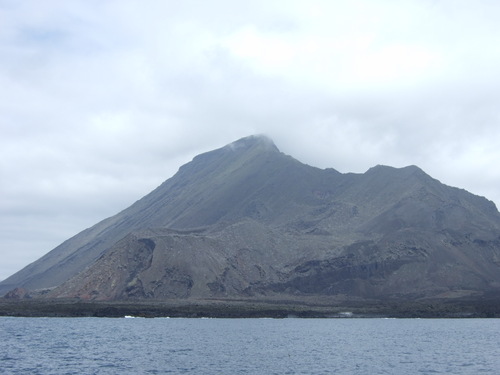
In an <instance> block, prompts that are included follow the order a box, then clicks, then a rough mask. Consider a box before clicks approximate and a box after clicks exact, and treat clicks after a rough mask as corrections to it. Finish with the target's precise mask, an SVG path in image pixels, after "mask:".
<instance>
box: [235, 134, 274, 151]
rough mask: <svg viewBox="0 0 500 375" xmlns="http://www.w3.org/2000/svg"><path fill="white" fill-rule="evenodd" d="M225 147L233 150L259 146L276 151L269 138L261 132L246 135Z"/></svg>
mask: <svg viewBox="0 0 500 375" xmlns="http://www.w3.org/2000/svg"><path fill="white" fill-rule="evenodd" d="M225 148H228V149H231V150H233V151H237V150H248V149H250V148H260V149H262V150H269V151H278V152H279V150H278V148H277V147H276V145H275V144H274V142H273V141H272V139H271V138H269V137H268V136H266V135H263V134H257V135H250V136H248V137H244V138H240V139H238V140H237V141H234V142H232V143H230V144H228V145H226V146H225Z"/></svg>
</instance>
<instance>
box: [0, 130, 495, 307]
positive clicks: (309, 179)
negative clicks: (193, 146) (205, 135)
mask: <svg viewBox="0 0 500 375" xmlns="http://www.w3.org/2000/svg"><path fill="white" fill-rule="evenodd" d="M499 271H500V214H499V213H498V211H497V209H496V207H495V205H494V204H493V203H492V202H490V201H488V200H486V199H485V198H482V197H477V196H475V195H472V194H470V193H468V192H466V191H464V190H460V189H456V188H452V187H449V186H446V185H443V184H441V183H440V182H439V181H437V180H435V179H433V178H431V177H430V176H428V175H427V174H425V173H424V172H423V171H422V170H420V169H419V168H418V167H415V166H410V167H406V168H401V169H397V168H391V167H386V166H376V167H374V168H371V169H370V170H368V171H367V172H366V173H364V174H341V173H339V172H337V171H335V170H333V169H326V170H321V169H318V168H314V167H310V166H308V165H304V164H302V163H300V162H298V161H297V160H295V159H293V158H291V157H289V156H287V155H284V154H282V153H281V152H279V150H278V149H277V148H276V146H275V145H274V144H273V143H272V141H270V140H269V139H268V138H266V137H261V136H252V137H247V138H243V139H241V140H238V141H236V142H234V143H232V144H230V145H227V146H225V147H223V148H221V149H218V150H215V151H211V152H207V153H205V154H202V155H199V156H197V157H195V158H194V159H193V161H192V162H190V163H188V164H186V165H184V166H182V167H181V168H180V169H179V171H178V173H177V174H176V175H175V176H173V177H172V178H171V179H169V180H167V181H165V182H164V183H163V184H162V185H160V186H159V187H158V188H157V189H155V190H154V191H153V192H151V193H150V194H148V195H146V196H145V197H144V198H142V199H141V200H139V201H137V202H136V203H134V204H133V205H132V206H130V207H129V208H127V209H126V210H124V211H122V212H120V213H119V214H117V215H115V216H113V217H111V218H109V219H106V220H104V221H102V222H101V223H99V224H97V225H96V226H94V227H92V228H89V229H87V230H86V231H83V232H82V233H80V234H78V235H77V236H75V237H73V238H72V239H70V240H68V241H66V242H65V243H63V244H62V245H60V246H59V247H57V248H56V249H54V250H53V251H52V252H50V253H48V254H47V255H46V256H45V257H43V258H41V259H40V260H38V261H37V262H35V263H33V264H31V265H30V266H28V267H26V268H25V269H23V270H21V271H20V272H18V273H17V274H15V275H13V276H12V277H11V278H9V279H7V280H5V281H4V282H3V283H1V284H0V288H2V289H0V291H3V292H6V291H8V290H11V289H14V288H15V287H23V288H26V289H37V288H48V287H56V286H58V287H57V288H55V289H53V290H52V291H51V292H50V293H49V296H50V297H78V298H83V299H101V300H113V299H129V298H156V299H165V298H189V297H192V298H206V297H217V298H220V297H241V296H247V297H248V296H275V297H280V296H286V295H288V296H295V297H297V296H301V295H303V296H307V295H309V296H311V295H313V296H318V295H347V296H354V297H357V298H419V297H429V296H447V297H455V296H466V295H481V294H483V293H487V292H491V291H499V290H500V272H499Z"/></svg>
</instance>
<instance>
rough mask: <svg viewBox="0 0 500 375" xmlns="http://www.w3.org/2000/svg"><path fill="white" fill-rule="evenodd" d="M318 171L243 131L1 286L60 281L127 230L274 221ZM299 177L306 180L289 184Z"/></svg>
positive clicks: (39, 285)
mask: <svg viewBox="0 0 500 375" xmlns="http://www.w3.org/2000/svg"><path fill="white" fill-rule="evenodd" d="M331 174H332V175H336V174H338V173H335V172H332V173H331ZM319 175H320V170H319V169H316V168H311V167H309V166H306V165H303V164H301V163H299V162H297V161H296V160H294V159H293V158H291V157H289V156H286V155H284V154H282V153H280V152H279V150H278V149H277V148H276V146H275V145H274V143H273V142H272V141H271V140H270V139H268V138H267V137H264V136H250V137H247V138H243V139H241V140H238V141H236V142H234V143H231V144H229V145H227V146H225V147H223V148H221V149H217V150H214V151H211V152H207V153H205V154H201V155H198V156H197V157H195V158H194V159H193V161H191V162H190V163H188V164H186V165H184V166H182V167H181V168H180V169H179V171H178V172H177V173H176V174H175V175H174V176H173V177H172V178H170V179H168V180H167V181H165V182H164V183H163V184H162V185H160V186H159V187H158V188H157V189H155V190H154V191H152V192H151V193H150V194H148V195H146V196H145V197H144V198H142V199H140V200H139V201H137V202H135V203H134V204H133V205H132V206H130V207H129V208H127V209H125V210H124V211H122V212H120V213H118V214H117V215H115V216H113V217H110V218H108V219H105V220H103V221H101V222H100V223H98V224H96V225H95V226H93V227H91V228H89V229H86V230H84V231H82V232H81V233H79V234H77V235H76V236H74V237H72V238H70V239H69V240H67V241H65V242H64V243H62V244H61V245H60V246H58V247H56V248H55V249H54V250H52V251H51V252H49V253H48V254H46V255H45V256H44V257H42V258H40V259H39V260H37V261H35V262H34V263H32V264H30V265H28V266H27V267H25V268H24V269H22V270H21V271H19V272H17V273H16V274H14V275H12V276H11V277H9V278H7V279H6V280H4V281H3V282H1V283H0V293H4V292H6V291H8V290H11V289H13V288H15V287H23V288H26V289H40V288H50V287H54V286H56V285H59V284H60V283H62V282H63V281H65V280H67V279H68V278H70V277H72V276H74V275H75V274H76V273H78V272H80V271H81V270H83V269H84V268H85V267H87V266H88V265H89V264H91V263H92V262H94V261H95V260H96V259H97V258H98V257H99V256H101V254H102V253H103V252H104V251H105V250H106V249H108V248H109V247H111V246H112V245H113V244H114V243H116V242H117V241H118V240H120V239H122V238H123V237H125V236H126V235H127V234H128V233H130V232H131V231H133V230H139V229H144V228H157V227H169V228H197V227H203V226H208V225H212V224H215V223H217V222H218V221H228V222H230V221H234V220H237V219H238V218H241V217H246V216H250V217H258V218H260V219H261V220H263V221H266V220H267V221H280V220H281V219H280V218H286V217H287V215H288V213H289V212H291V211H293V210H294V209H295V208H296V207H295V206H290V207H289V206H288V204H289V203H290V202H296V204H297V205H300V204H301V203H300V202H301V201H302V200H307V199H308V194H307V193H306V191H307V184H308V183H309V181H310V177H311V178H313V180H314V179H316V178H318V177H319ZM302 178H304V179H305V181H303V182H299V183H297V184H296V183H295V181H300V180H301V179H302ZM277 212H279V215H277V216H275V215H276V214H275V213H277Z"/></svg>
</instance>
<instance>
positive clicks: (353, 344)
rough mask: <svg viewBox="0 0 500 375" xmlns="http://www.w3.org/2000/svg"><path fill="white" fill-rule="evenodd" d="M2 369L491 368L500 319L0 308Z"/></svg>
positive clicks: (264, 373)
mask: <svg viewBox="0 0 500 375" xmlns="http://www.w3.org/2000/svg"><path fill="white" fill-rule="evenodd" d="M0 340H1V341H0V373H1V374H79V375H80V374H203V375H210V374H214V375H225V374H227V375H230V374H231V375H235V374H259V375H271V374H350V375H351V374H360V375H361V374H363V375H374V374H397V375H402V374H471V375H472V374H474V375H477V374H495V375H497V374H500V319H354V318H344V319H180V318H175V319H168V318H154V319H144V318H133V319H127V318H122V319H120V318H11V317H0Z"/></svg>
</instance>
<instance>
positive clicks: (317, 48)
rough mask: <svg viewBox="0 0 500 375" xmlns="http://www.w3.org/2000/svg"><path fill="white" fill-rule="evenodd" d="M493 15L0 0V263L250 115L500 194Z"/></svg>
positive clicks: (278, 135) (337, 164)
mask: <svg viewBox="0 0 500 375" xmlns="http://www.w3.org/2000/svg"><path fill="white" fill-rule="evenodd" d="M499 15H500V3H497V2H493V1H489V0H480V1H476V2H474V3H471V2H468V1H456V0H453V1H452V0H441V1H431V0H423V1H417V0H414V1H412V0H404V1H393V0H380V1H377V2H373V1H364V0H356V1H350V2H345V1H326V0H325V1H310V2H307V3H305V2H301V1H286V2H285V1H273V2H264V1H252V2H247V3H241V2H232V1H223V0H216V1H211V2H201V1H194V0H192V1H183V2H164V1H151V2H149V3H148V5H147V6H145V4H144V3H141V2H139V1H136V0H121V1H113V0H109V1H71V2H60V1H50V0H47V1H44V2H37V1H29V0H25V1H19V2H13V1H12V2H2V3H1V4H0V18H1V20H2V22H0V86H1V87H2V90H1V91H0V113H2V121H1V122H0V131H1V134H2V136H1V137H0V181H1V183H0V221H1V222H2V223H3V224H4V225H3V227H2V228H3V229H0V231H1V233H0V251H1V252H2V256H3V257H4V258H5V259H9V262H10V265H9V266H7V263H8V262H7V261H6V262H5V263H3V265H2V267H3V268H2V267H0V279H2V278H3V277H6V276H8V274H9V273H13V272H15V271H16V270H18V269H19V268H21V267H22V266H24V265H25V264H26V263H27V262H28V261H31V260H34V259H35V258H36V257H37V255H39V256H41V255H43V254H44V253H46V252H47V251H49V250H50V249H51V248H52V247H53V246H55V245H57V244H58V243H60V242H62V241H63V240H64V239H66V238H68V237H69V236H70V235H72V234H75V233H76V232H78V231H80V230H81V229H83V228H84V227H86V226H89V225H92V224H94V223H95V222H97V221H98V220H100V219H103V218H104V217H106V216H109V215H112V214H114V213H116V212H118V211H119V210H121V209H123V208H125V207H126V206H128V205H129V204H130V203H132V202H133V201H135V200H136V199H138V198H140V197H141V196H142V195H144V194H146V193H147V192H149V191H150V190H152V189H153V188H154V187H156V186H157V185H158V184H159V183H161V182H162V181H163V180H164V179H166V178H168V177H170V176H171V175H172V174H173V173H174V172H175V171H176V170H177V168H178V167H179V166H180V165H181V164H183V163H185V162H187V161H189V160H190V159H191V158H192V157H193V156H194V155H196V154H198V153H200V152H203V151H207V150H210V149H213V148H216V147H220V146H223V145H224V144H226V143H229V142H231V141H233V140H235V139H237V138H239V137H242V136H246V135H249V134H254V133H264V134H268V135H270V136H271V137H272V138H273V139H274V140H275V142H276V144H277V145H278V147H280V148H281V149H282V151H284V152H286V153H288V154H291V155H293V156H295V157H296V158H298V159H299V160H301V161H304V162H306V163H308V164H311V165H316V166H320V167H333V168H336V169H339V170H340V171H342V172H349V171H354V172H363V171H365V170H366V169H368V168H369V167H371V166H373V165H375V164H389V165H394V166H404V165H408V164H417V165H419V166H420V167H422V168H423V169H424V170H426V171H427V172H428V173H429V174H431V175H432V176H433V177H435V178H438V179H440V180H441V181H442V182H445V183H447V184H449V185H455V186H459V187H463V188H466V189H468V190H470V191H472V192H473V193H476V194H481V195H486V196H487V197H488V198H490V199H494V200H495V202H497V204H500V195H499V193H498V189H497V186H499V183H500V175H499V173H498V172H497V170H498V168H497V166H496V165H495V164H496V160H500V151H499V150H498V147H496V145H498V144H500V133H499V129H500V127H499V121H500V110H499V109H498V98H499V97H500V92H499V89H498V88H499V87H500V82H499V81H500V74H498V66H500V50H499V49H498V48H496V46H498V45H499V44H500V40H499V39H500V32H499V31H500V29H499V26H498V16H499ZM26 228H28V229H26ZM16 254H17V255H16ZM12 259H16V261H15V262H14V261H11V260H12Z"/></svg>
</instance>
